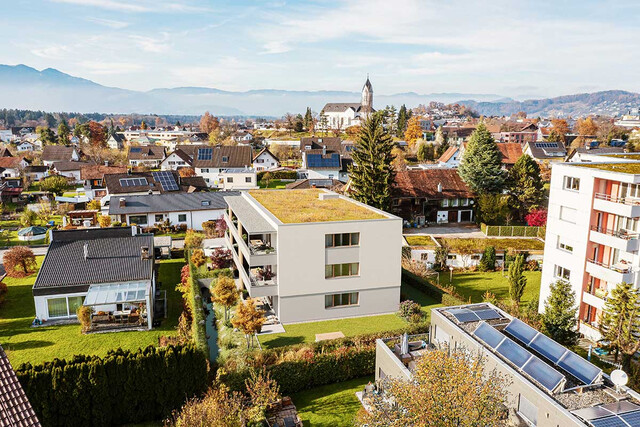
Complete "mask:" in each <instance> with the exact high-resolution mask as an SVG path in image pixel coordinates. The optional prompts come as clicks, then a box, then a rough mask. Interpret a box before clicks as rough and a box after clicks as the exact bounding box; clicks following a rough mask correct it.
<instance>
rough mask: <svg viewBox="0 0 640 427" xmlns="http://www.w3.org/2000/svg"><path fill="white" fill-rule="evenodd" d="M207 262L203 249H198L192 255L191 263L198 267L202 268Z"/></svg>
mask: <svg viewBox="0 0 640 427" xmlns="http://www.w3.org/2000/svg"><path fill="white" fill-rule="evenodd" d="M205 262H206V257H205V256H204V251H203V250H202V249H196V250H195V251H193V253H192V254H191V263H192V264H193V265H195V266H196V267H201V266H203V265H204V263H205Z"/></svg>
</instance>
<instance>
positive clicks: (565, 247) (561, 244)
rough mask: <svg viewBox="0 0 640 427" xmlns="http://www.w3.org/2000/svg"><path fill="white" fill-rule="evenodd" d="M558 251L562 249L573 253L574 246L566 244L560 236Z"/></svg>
mask: <svg viewBox="0 0 640 427" xmlns="http://www.w3.org/2000/svg"><path fill="white" fill-rule="evenodd" d="M558 249H561V250H563V251H566V252H573V246H570V245H568V244H567V243H566V242H563V241H562V240H560V236H558Z"/></svg>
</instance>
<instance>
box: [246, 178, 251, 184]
mask: <svg viewBox="0 0 640 427" xmlns="http://www.w3.org/2000/svg"><path fill="white" fill-rule="evenodd" d="M244 182H248V183H249V184H251V177H250V176H245V177H244Z"/></svg>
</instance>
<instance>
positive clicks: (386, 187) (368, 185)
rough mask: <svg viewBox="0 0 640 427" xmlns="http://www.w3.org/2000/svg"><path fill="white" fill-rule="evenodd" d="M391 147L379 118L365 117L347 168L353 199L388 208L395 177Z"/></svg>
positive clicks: (388, 136) (392, 146) (389, 138)
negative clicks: (350, 163)
mask: <svg viewBox="0 0 640 427" xmlns="http://www.w3.org/2000/svg"><path fill="white" fill-rule="evenodd" d="M394 147H395V144H394V143H393V139H392V138H391V136H390V135H389V134H388V133H387V132H386V131H385V130H384V127H383V126H382V118H381V117H380V116H378V115H371V116H370V117H369V118H367V120H366V121H365V123H364V125H363V127H362V131H361V132H360V136H359V138H358V141H357V142H356V144H355V147H354V150H353V152H352V158H353V164H352V165H351V166H349V173H350V178H351V186H352V188H353V197H354V198H355V199H356V200H358V201H360V202H362V203H366V204H367V205H370V206H373V207H376V208H378V209H384V210H386V209H389V207H390V204H391V186H392V184H393V181H394V177H395V173H394V170H393V167H392V162H393V158H394V156H393V154H392V151H393V148H394Z"/></svg>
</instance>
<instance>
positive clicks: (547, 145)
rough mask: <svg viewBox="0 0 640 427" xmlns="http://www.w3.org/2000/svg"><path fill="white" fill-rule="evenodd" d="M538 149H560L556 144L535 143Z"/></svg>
mask: <svg viewBox="0 0 640 427" xmlns="http://www.w3.org/2000/svg"><path fill="white" fill-rule="evenodd" d="M534 144H535V146H536V148H558V144H557V143H556V142H535V143H534Z"/></svg>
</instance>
